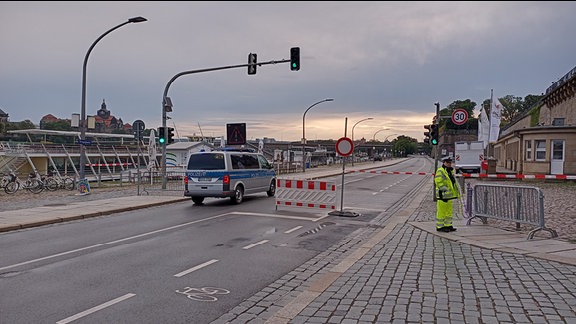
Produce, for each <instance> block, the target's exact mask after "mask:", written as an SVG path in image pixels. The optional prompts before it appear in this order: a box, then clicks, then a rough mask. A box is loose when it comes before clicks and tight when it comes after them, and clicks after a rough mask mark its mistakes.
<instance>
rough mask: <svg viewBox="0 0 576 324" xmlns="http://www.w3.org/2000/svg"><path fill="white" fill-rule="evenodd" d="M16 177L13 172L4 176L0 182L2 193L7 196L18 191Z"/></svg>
mask: <svg viewBox="0 0 576 324" xmlns="http://www.w3.org/2000/svg"><path fill="white" fill-rule="evenodd" d="M16 179H17V177H16V174H15V173H14V172H10V173H9V174H5V175H4V176H3V177H2V179H1V180H0V187H1V188H4V192H6V193H7V194H13V193H15V192H16V191H18V188H19V183H18V182H17V181H16Z"/></svg>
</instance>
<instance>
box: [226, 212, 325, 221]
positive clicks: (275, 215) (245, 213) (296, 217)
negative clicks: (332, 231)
mask: <svg viewBox="0 0 576 324" xmlns="http://www.w3.org/2000/svg"><path fill="white" fill-rule="evenodd" d="M228 214H233V215H248V216H262V217H274V218H287V219H297V220H305V221H314V220H315V219H313V218H310V217H299V216H287V215H277V214H262V213H249V212H230V213H228Z"/></svg>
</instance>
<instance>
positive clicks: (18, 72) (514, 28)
mask: <svg viewBox="0 0 576 324" xmlns="http://www.w3.org/2000/svg"><path fill="white" fill-rule="evenodd" d="M575 13H576V2H550V1H547V2H516V1H515V2H492V1H486V2H388V1H386V2H372V1H371V2H362V1H354V2H347V1H343V2H333V1H327V2H314V1H307V2H271V1H270V2H246V1H235V2H203V1H198V2H170V1H162V2H159V1H158V2H157V1H145V2H140V1H134V2H132V1H130V2H123V1H114V2H97V1H94V2H79V1H70V2H53V1H43V2H26V1H23V2H20V1H18V2H13V1H3V2H0V44H1V45H0V46H1V47H0V49H1V52H0V108H1V109H2V110H3V111H5V112H6V113H8V114H9V116H10V117H9V118H10V121H12V122H15V121H23V120H26V119H28V120H31V121H32V122H34V123H35V124H38V123H39V121H40V119H41V118H42V117H43V116H44V115H46V114H53V115H54V116H56V117H58V118H71V116H72V114H74V113H76V114H79V113H80V112H81V104H82V66H83V62H84V57H85V56H86V53H87V51H88V49H89V48H90V46H91V45H92V43H93V42H94V41H96V39H98V37H100V35H102V34H104V33H105V32H106V31H108V30H109V29H111V28H113V27H115V26H117V25H119V24H121V23H123V22H125V21H127V20H128V18H131V17H136V16H142V17H145V18H147V19H148V21H147V22H143V23H138V24H127V25H124V26H122V27H121V28H119V29H117V30H115V31H113V32H111V33H110V34H108V35H106V36H105V37H104V38H102V39H101V40H100V41H99V42H98V43H97V45H96V46H95V47H94V49H93V50H92V52H91V53H90V56H89V60H88V67H87V74H86V76H87V88H86V89H87V92H86V93H87V96H86V98H87V100H86V113H87V115H95V114H96V112H97V110H98V109H100V105H101V103H102V100H105V101H106V105H107V108H108V109H109V110H110V111H111V113H112V115H114V116H116V117H117V118H121V119H122V120H123V121H124V123H129V124H132V123H133V122H134V121H135V120H139V119H140V120H143V121H144V122H145V125H146V128H156V127H158V126H160V125H161V122H162V96H163V94H164V90H165V88H166V87H167V85H168V82H169V81H170V80H171V79H172V78H173V77H174V76H176V75H177V74H179V73H181V72H185V71H193V70H199V69H208V68H216V67H225V66H232V65H239V64H246V63H247V61H248V54H249V53H251V52H252V53H257V55H258V61H259V62H270V61H274V60H285V59H289V58H290V48H291V47H296V46H298V47H300V48H301V69H300V71H290V66H289V64H288V63H278V64H269V65H264V66H260V67H258V68H257V73H256V75H248V74H247V69H246V68H245V67H244V68H234V69H225V70H220V71H212V72H206V73H195V74H188V75H183V76H181V77H179V78H177V79H176V80H175V81H174V82H173V83H172V84H171V85H170V87H169V90H168V96H169V97H170V98H171V100H172V103H173V106H174V107H173V110H174V111H173V112H172V113H169V116H170V117H171V119H170V120H168V126H172V127H174V126H175V127H176V131H177V135H180V136H186V135H193V134H195V135H200V134H201V133H203V135H204V136H224V135H225V132H226V124H229V123H246V126H247V127H246V128H247V137H248V139H257V138H262V137H271V138H275V139H276V140H283V141H299V140H300V139H301V137H302V119H303V114H304V112H305V111H306V109H307V108H308V107H310V106H311V105H313V104H314V103H316V102H319V101H321V100H323V99H326V98H333V99H334V101H333V102H323V103H321V104H318V105H316V106H314V107H313V108H312V109H310V110H309V111H308V112H307V113H306V117H305V128H306V134H305V135H306V138H307V139H309V140H313V139H338V138H340V137H343V136H344V135H345V122H346V121H347V125H348V127H347V128H348V130H347V132H346V135H347V136H348V137H352V127H353V125H356V127H355V128H354V134H353V135H354V138H355V139H356V140H358V139H360V138H362V137H364V138H366V139H372V138H374V137H376V139H378V140H381V141H383V140H384V139H385V138H386V137H388V136H391V137H390V139H392V138H394V137H395V135H393V134H399V135H407V136H410V137H414V138H417V139H418V140H422V138H423V132H424V128H423V125H424V124H429V123H430V122H431V119H432V116H433V114H434V111H435V108H434V103H435V102H440V107H441V108H444V107H446V106H447V105H449V104H450V103H452V102H453V101H455V100H466V99H470V100H472V101H475V102H476V103H478V104H479V103H481V102H482V101H483V100H485V99H489V98H490V93H491V89H493V91H494V96H496V97H503V96H505V95H514V96H517V97H522V98H524V97H525V96H526V95H529V94H533V95H538V94H542V93H543V92H545V91H546V88H547V87H548V86H550V85H551V84H552V82H555V81H557V80H558V79H560V78H561V77H562V76H564V75H565V74H566V73H568V72H569V71H570V70H571V69H573V68H574V67H575V66H576V42H575V41H574V35H575V31H576V19H575V16H574V14H575ZM476 114H477V111H476ZM370 117H371V118H373V119H372V120H367V121H363V122H361V123H358V122H359V121H361V120H363V119H365V118H370ZM385 128H388V129H389V130H383V131H381V130H382V129H385Z"/></svg>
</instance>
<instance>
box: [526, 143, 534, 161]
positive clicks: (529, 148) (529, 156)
mask: <svg viewBox="0 0 576 324" xmlns="http://www.w3.org/2000/svg"><path fill="white" fill-rule="evenodd" d="M524 151H525V152H526V158H525V160H526V161H532V141H524Z"/></svg>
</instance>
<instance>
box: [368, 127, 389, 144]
mask: <svg viewBox="0 0 576 324" xmlns="http://www.w3.org/2000/svg"><path fill="white" fill-rule="evenodd" d="M385 130H390V128H382V129H380V130H378V131H376V133H374V136H372V142H376V134H378V133H380V132H381V131H385Z"/></svg>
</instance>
